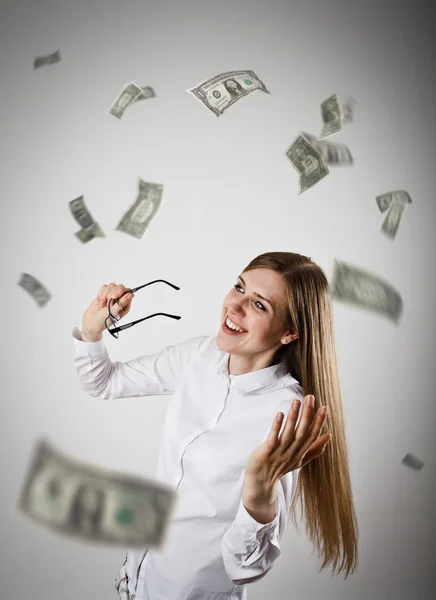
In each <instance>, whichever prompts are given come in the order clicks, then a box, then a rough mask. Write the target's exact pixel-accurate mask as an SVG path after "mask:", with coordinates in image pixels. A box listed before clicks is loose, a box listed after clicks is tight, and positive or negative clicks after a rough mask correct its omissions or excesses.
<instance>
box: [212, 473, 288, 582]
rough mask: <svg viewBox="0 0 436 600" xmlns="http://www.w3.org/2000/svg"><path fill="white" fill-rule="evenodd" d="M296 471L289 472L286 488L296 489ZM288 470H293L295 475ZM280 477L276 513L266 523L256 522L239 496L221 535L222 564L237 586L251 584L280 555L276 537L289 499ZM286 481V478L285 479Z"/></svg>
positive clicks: (261, 575) (285, 522)
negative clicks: (231, 516) (233, 517)
mask: <svg viewBox="0 0 436 600" xmlns="http://www.w3.org/2000/svg"><path fill="white" fill-rule="evenodd" d="M298 472H299V471H297V472H296V473H295V471H294V472H291V473H289V474H288V475H286V476H285V477H288V478H290V483H289V485H287V486H286V487H287V489H289V490H290V491H291V492H292V490H295V488H296V480H297V477H298ZM292 473H295V478H294V477H293V475H292ZM283 479H284V478H283V477H282V479H281V480H280V481H279V483H278V488H277V497H276V516H275V518H274V519H273V520H272V521H271V522H270V523H265V524H262V523H258V522H257V521H256V520H255V519H253V517H252V516H251V515H250V514H249V513H248V512H247V510H246V508H245V506H244V504H243V502H242V496H241V500H240V502H239V508H238V512H237V514H236V517H235V519H234V521H233V523H232V524H231V526H230V528H229V529H228V530H227V531H226V533H225V534H224V537H223V539H222V542H221V550H222V556H223V561H224V566H225V569H226V572H227V575H228V576H229V578H230V579H231V580H232V581H233V583H235V584H237V585H245V584H247V583H254V582H255V581H258V580H259V579H262V577H265V575H266V574H267V573H268V571H269V570H270V569H271V568H272V566H273V563H274V561H275V560H276V559H277V557H278V556H280V554H281V549H280V540H281V538H282V536H283V533H284V531H285V528H286V524H287V521H288V518H289V516H288V514H289V509H290V499H289V498H288V500H286V495H287V494H285V492H284V489H283V484H282V481H283ZM288 482H289V479H288Z"/></svg>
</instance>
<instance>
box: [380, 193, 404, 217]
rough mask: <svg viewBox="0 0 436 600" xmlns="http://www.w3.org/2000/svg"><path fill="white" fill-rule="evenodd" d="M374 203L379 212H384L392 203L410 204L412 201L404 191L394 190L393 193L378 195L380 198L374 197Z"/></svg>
mask: <svg viewBox="0 0 436 600" xmlns="http://www.w3.org/2000/svg"><path fill="white" fill-rule="evenodd" d="M376 202H377V205H378V207H379V209H380V212H385V210H387V209H388V208H389V207H390V206H391V204H392V203H394V202H401V203H403V204H411V203H412V199H411V197H410V196H409V194H408V193H407V192H406V190H395V191H393V192H386V194H380V196H377V197H376Z"/></svg>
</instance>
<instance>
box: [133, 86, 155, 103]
mask: <svg viewBox="0 0 436 600" xmlns="http://www.w3.org/2000/svg"><path fill="white" fill-rule="evenodd" d="M141 90H142V93H141V94H139V96H136V98H135V99H134V100H133V102H138V100H146V99H147V98H155V97H156V92H155V91H154V89H153V88H152V87H150V86H149V85H146V86H144V87H142V88H141Z"/></svg>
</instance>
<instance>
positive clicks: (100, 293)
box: [96, 283, 107, 302]
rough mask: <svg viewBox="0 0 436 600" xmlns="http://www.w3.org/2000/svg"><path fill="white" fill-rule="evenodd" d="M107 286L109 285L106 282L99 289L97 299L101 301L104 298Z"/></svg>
mask: <svg viewBox="0 0 436 600" xmlns="http://www.w3.org/2000/svg"><path fill="white" fill-rule="evenodd" d="M106 288H107V285H106V284H105V283H104V284H103V285H102V286H101V288H100V289H99V290H98V293H97V296H96V297H97V300H99V301H100V302H101V300H102V298H103V294H104V290H105V289H106Z"/></svg>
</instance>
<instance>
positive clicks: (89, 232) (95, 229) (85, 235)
mask: <svg viewBox="0 0 436 600" xmlns="http://www.w3.org/2000/svg"><path fill="white" fill-rule="evenodd" d="M74 235H75V236H76V238H77V239H78V240H80V241H81V242H82V244H86V242H90V241H91V240H93V239H94V238H97V237H106V236H105V234H104V232H103V231H102V229H101V227H100V225H99V224H98V223H93V224H92V225H90V226H89V227H85V228H82V229H79V231H76V233H75V234H74Z"/></svg>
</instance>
